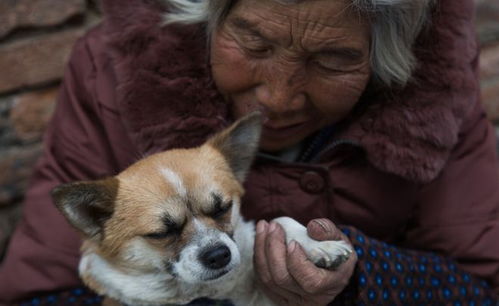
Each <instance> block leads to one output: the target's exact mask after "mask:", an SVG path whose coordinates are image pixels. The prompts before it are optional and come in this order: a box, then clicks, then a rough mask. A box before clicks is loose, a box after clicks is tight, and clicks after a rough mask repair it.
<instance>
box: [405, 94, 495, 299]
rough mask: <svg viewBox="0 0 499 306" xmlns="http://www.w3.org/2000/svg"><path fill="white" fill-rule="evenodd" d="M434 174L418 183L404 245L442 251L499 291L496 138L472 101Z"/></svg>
mask: <svg viewBox="0 0 499 306" xmlns="http://www.w3.org/2000/svg"><path fill="white" fill-rule="evenodd" d="M469 118H470V119H469V120H467V122H466V123H465V124H464V126H463V128H462V129H461V131H462V132H461V134H460V135H459V137H460V139H459V143H458V145H457V146H456V147H455V148H454V150H453V152H452V154H451V155H450V158H449V160H448V162H447V165H446V167H445V168H444V170H443V171H442V173H441V174H440V175H439V177H438V178H437V179H436V180H434V181H433V182H432V183H430V184H428V185H426V186H424V187H423V189H422V191H421V193H420V198H419V199H418V200H417V203H418V205H417V209H416V211H415V212H414V216H413V218H412V219H413V222H412V224H411V225H410V226H409V228H408V230H407V235H406V237H405V242H404V246H405V247H407V248H411V249H422V250H424V249H431V250H432V251H435V252H437V253H441V254H447V256H449V257H450V258H453V259H454V260H455V261H456V263H457V264H458V266H459V267H461V268H462V269H464V270H466V271H470V272H472V273H473V274H475V275H477V276H479V277H482V278H483V279H485V280H487V281H488V282H489V283H490V284H491V285H492V286H493V287H494V288H495V290H496V292H498V293H499V167H498V162H497V153H496V136H495V133H494V130H493V129H492V126H491V125H490V123H489V122H488V120H487V118H486V117H485V114H484V113H483V110H482V107H481V105H480V104H479V103H477V105H476V107H475V109H474V111H473V113H472V114H471V116H470V117H469Z"/></svg>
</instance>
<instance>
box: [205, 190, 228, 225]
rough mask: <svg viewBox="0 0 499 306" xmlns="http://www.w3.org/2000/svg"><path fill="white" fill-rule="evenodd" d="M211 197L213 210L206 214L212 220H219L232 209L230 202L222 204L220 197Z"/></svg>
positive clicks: (214, 195) (213, 195)
mask: <svg viewBox="0 0 499 306" xmlns="http://www.w3.org/2000/svg"><path fill="white" fill-rule="evenodd" d="M212 197H213V209H212V210H211V211H210V212H209V213H208V215H209V216H210V217H212V218H214V219H218V218H221V217H223V216H224V215H225V214H226V213H227V212H228V211H229V210H230V209H231V208H232V201H229V202H227V203H223V200H222V197H221V196H219V195H216V194H212Z"/></svg>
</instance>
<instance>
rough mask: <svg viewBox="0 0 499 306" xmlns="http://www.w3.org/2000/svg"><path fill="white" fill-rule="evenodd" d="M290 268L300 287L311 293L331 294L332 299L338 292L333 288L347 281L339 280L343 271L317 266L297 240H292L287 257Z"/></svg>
mask: <svg viewBox="0 0 499 306" xmlns="http://www.w3.org/2000/svg"><path fill="white" fill-rule="evenodd" d="M287 264H288V270H289V271H290V273H291V276H292V277H293V279H294V280H295V281H296V283H297V284H298V285H299V286H300V288H301V289H302V290H303V291H305V292H307V293H308V294H310V295H317V294H325V295H329V294H330V295H331V300H332V299H333V298H334V295H335V294H337V292H336V290H331V289H333V288H336V287H339V286H341V285H343V283H344V282H346V283H348V279H349V278H347V279H346V281H344V280H339V278H341V277H342V275H343V273H337V274H335V273H336V271H329V270H325V269H320V268H317V267H316V266H315V265H314V264H313V263H312V262H311V261H310V260H309V259H308V258H307V255H306V254H305V251H304V250H303V248H302V247H301V246H300V245H299V244H298V243H297V242H296V241H291V242H290V244H289V248H288V257H287Z"/></svg>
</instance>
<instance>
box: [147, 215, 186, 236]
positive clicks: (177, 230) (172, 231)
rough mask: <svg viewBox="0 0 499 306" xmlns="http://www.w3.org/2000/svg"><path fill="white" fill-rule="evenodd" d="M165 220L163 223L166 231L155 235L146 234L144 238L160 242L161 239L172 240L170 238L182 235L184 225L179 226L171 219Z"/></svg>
mask: <svg viewBox="0 0 499 306" xmlns="http://www.w3.org/2000/svg"><path fill="white" fill-rule="evenodd" d="M163 219H164V220H163V223H164V224H165V226H166V229H164V230H161V231H157V232H153V233H149V234H145V235H142V236H143V237H145V238H149V239H155V240H159V239H166V238H170V237H176V236H178V235H180V234H181V233H182V229H183V227H184V225H183V224H182V225H179V224H177V223H175V221H173V220H172V219H170V218H169V217H164V218H163Z"/></svg>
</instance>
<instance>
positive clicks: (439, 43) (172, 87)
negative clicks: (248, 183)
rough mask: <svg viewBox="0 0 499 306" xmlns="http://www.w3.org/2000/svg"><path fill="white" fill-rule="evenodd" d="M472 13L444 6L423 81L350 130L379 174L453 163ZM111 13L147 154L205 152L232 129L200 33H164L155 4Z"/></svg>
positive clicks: (470, 76) (472, 80)
mask: <svg viewBox="0 0 499 306" xmlns="http://www.w3.org/2000/svg"><path fill="white" fill-rule="evenodd" d="M468 2H469V1H468ZM467 6H469V7H467ZM471 6H472V4H471V3H470V4H465V1H455V0H441V1H439V7H438V8H437V9H436V12H435V14H434V18H433V26H432V27H431V29H429V30H428V31H427V32H426V33H424V34H423V35H422V36H421V37H420V39H419V41H418V44H417V48H416V54H417V56H418V58H419V59H421V61H420V66H419V67H418V70H417V71H416V74H415V78H414V79H415V81H414V82H413V83H412V84H410V85H409V86H407V87H406V88H405V89H404V90H402V91H398V92H391V93H389V94H386V93H385V94H383V95H378V96H376V97H370V98H369V100H367V99H364V101H362V104H363V105H365V106H366V107H365V108H364V110H363V111H362V112H359V114H358V115H354V116H352V117H351V118H350V119H349V120H348V122H347V124H346V127H345V128H344V129H343V130H342V132H341V137H342V138H349V139H354V140H356V141H358V142H359V143H360V144H361V145H362V146H363V147H364V149H365V150H366V152H367V158H368V159H369V161H370V162H371V163H372V164H373V165H374V166H375V167H377V168H378V169H380V170H382V171H385V172H389V173H392V174H395V175H398V176H400V177H403V178H405V179H408V180H411V181H415V182H418V183H427V182H430V181H431V180H433V179H435V178H436V177H437V176H438V174H439V173H440V171H441V170H442V169H443V167H444V165H445V164H446V162H447V160H448V158H449V155H450V151H451V150H452V148H453V147H454V146H455V145H456V143H457V141H458V134H459V131H460V127H461V125H462V123H463V121H464V119H465V118H466V116H467V115H468V113H469V111H470V110H471V106H472V105H473V104H474V102H476V100H477V99H478V82H477V72H476V66H477V65H476V64H477V55H478V54H477V47H476V43H475V38H474V33H473V26H472V22H473V20H472V19H473V18H472V14H473V8H472V7H471ZM103 8H104V12H105V16H106V19H105V25H104V27H105V30H106V33H107V38H108V44H109V47H110V49H111V54H112V58H113V63H114V65H115V74H116V79H117V83H118V87H117V94H118V103H119V106H120V108H121V110H122V116H123V119H124V122H125V125H126V126H127V128H128V129H129V132H130V134H131V136H132V140H133V141H134V143H135V144H136V145H137V146H138V148H139V150H141V152H143V153H144V154H149V153H153V152H156V151H159V150H164V149H168V148H171V147H189V146H194V145H198V144H200V143H202V142H203V141H204V139H205V138H206V137H207V136H208V135H209V134H211V133H213V132H214V131H216V130H219V129H221V128H222V127H223V126H225V125H226V124H227V116H228V111H227V106H226V105H225V103H224V102H223V99H222V98H221V97H220V95H219V94H218V93H217V91H216V89H215V87H214V84H213V82H212V80H211V77H210V71H209V67H208V64H207V63H208V59H207V58H206V54H207V53H206V49H205V41H206V38H205V36H204V33H203V31H202V30H200V29H199V28H196V27H180V26H178V27H167V28H164V27H163V28H162V27H160V24H161V12H162V11H164V7H162V5H160V4H159V3H158V2H157V1H154V0H126V5H124V4H123V0H104V1H103ZM171 131H175V133H172V132H171Z"/></svg>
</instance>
